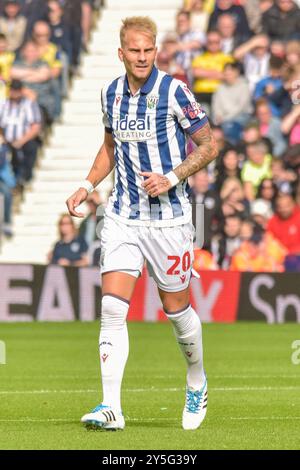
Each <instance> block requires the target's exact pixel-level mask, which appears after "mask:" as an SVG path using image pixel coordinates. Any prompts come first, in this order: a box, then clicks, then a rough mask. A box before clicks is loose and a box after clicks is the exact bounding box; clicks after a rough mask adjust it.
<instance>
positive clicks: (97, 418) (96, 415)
mask: <svg viewBox="0 0 300 470" xmlns="http://www.w3.org/2000/svg"><path fill="white" fill-rule="evenodd" d="M81 422H82V423H83V424H84V425H85V426H86V427H87V428H92V429H98V428H101V429H109V430H117V429H124V428H125V420H124V416H123V414H122V412H121V411H117V412H116V411H115V410H113V408H111V407H110V406H105V405H102V404H101V405H98V406H96V408H94V409H93V411H92V412H91V413H87V414H86V415H84V416H82V418H81Z"/></svg>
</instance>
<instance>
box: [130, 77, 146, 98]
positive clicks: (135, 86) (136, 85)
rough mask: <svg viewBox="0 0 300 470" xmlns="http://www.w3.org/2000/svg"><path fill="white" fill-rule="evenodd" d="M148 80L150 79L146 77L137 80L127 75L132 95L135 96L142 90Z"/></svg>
mask: <svg viewBox="0 0 300 470" xmlns="http://www.w3.org/2000/svg"><path fill="white" fill-rule="evenodd" d="M148 78H149V77H146V78H143V79H137V78H135V77H133V76H132V75H129V74H128V73H127V80H128V85H129V89H130V93H131V94H132V95H135V94H136V93H137V92H138V90H140V89H141V88H142V87H143V85H144V84H145V83H146V81H147V80H148Z"/></svg>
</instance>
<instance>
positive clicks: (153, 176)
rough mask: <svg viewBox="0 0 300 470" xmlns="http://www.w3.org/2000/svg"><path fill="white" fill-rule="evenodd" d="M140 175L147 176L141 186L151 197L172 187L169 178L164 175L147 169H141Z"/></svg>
mask: <svg viewBox="0 0 300 470" xmlns="http://www.w3.org/2000/svg"><path fill="white" fill-rule="evenodd" d="M140 175H141V176H145V177H146V178H147V179H146V180H145V181H144V183H143V184H142V187H143V188H144V189H145V191H146V192H147V194H148V195H149V196H151V197H156V196H159V195H160V194H163V193H165V192H167V191H169V189H171V188H172V185H171V182H170V180H169V179H168V178H167V177H166V176H164V175H160V174H158V173H151V172H149V171H142V172H141V173H140Z"/></svg>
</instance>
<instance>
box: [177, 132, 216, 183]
mask: <svg viewBox="0 0 300 470" xmlns="http://www.w3.org/2000/svg"><path fill="white" fill-rule="evenodd" d="M191 138H192V140H193V142H194V143H195V144H196V145H197V147H196V148H195V150H193V152H191V153H190V154H189V155H188V156H187V158H186V159H185V160H184V161H183V162H182V163H181V164H180V165H179V166H178V167H176V168H175V170H174V173H175V175H176V176H177V178H178V179H179V180H184V179H186V178H188V177H189V176H191V175H193V174H194V173H196V172H197V171H199V170H201V169H202V168H204V167H206V165H208V164H209V163H210V162H211V161H213V160H214V159H215V158H216V157H217V156H218V148H217V142H216V140H215V138H214V136H213V133H212V131H211V128H210V125H209V124H205V126H203V127H202V128H201V129H199V130H198V131H197V132H195V133H194V134H192V135H191Z"/></svg>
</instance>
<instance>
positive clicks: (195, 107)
mask: <svg viewBox="0 0 300 470" xmlns="http://www.w3.org/2000/svg"><path fill="white" fill-rule="evenodd" d="M182 111H183V114H184V115H185V116H188V117H189V118H190V119H195V118H196V117H197V116H199V114H200V113H201V112H202V109H201V106H200V104H199V103H197V101H193V102H192V103H189V104H188V105H187V106H184V107H183V108H182Z"/></svg>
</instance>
